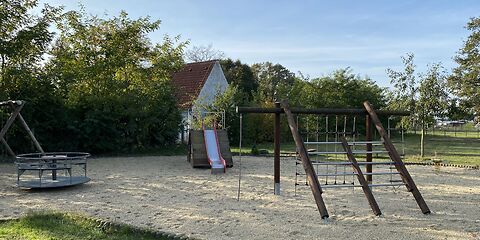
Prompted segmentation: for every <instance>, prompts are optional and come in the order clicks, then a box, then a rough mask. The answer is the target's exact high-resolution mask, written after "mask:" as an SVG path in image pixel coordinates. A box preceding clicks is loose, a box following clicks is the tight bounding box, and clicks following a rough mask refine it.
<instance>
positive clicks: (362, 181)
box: [237, 101, 430, 219]
mask: <svg viewBox="0 0 480 240" xmlns="http://www.w3.org/2000/svg"><path fill="white" fill-rule="evenodd" d="M364 107H365V109H290V107H289V106H288V102H287V101H283V102H282V103H281V104H280V103H275V108H240V107H238V108H237V112H238V113H240V119H242V114H243V113H270V114H275V128H274V141H275V142H274V194H280V114H282V113H285V114H286V116H287V120H288V125H289V128H290V130H291V132H292V135H293V138H294V140H295V144H296V147H297V153H298V157H299V159H300V160H301V163H302V165H303V168H304V170H305V176H306V179H307V185H308V186H310V188H311V190H312V193H313V196H314V198H315V202H316V205H317V207H318V210H319V212H320V216H321V217H322V219H326V218H328V217H329V214H328V211H327V209H326V206H325V203H324V201H323V198H322V193H323V188H327V187H333V188H335V187H344V186H351V187H361V188H362V189H363V192H364V193H365V196H366V198H367V200H368V202H369V204H370V206H371V208H372V211H373V212H374V214H375V215H377V216H378V215H381V211H380V209H379V207H378V204H377V203H376V200H375V198H374V196H373V194H372V192H371V189H370V188H371V187H380V186H398V185H404V186H406V188H407V190H408V191H409V192H411V193H412V194H413V196H414V198H415V200H416V202H417V204H418V206H419V207H420V209H421V211H422V213H424V214H428V213H430V209H429V208H428V206H427V204H426V203H425V201H424V199H423V197H422V195H421V194H420V192H419V190H418V188H417V187H416V185H415V182H414V181H413V179H412V177H411V176H410V174H409V172H408V170H407V169H406V167H405V164H404V163H403V161H402V159H401V156H400V154H399V153H398V152H397V150H396V148H395V146H394V145H393V143H392V141H391V140H390V137H389V134H388V133H387V131H386V130H385V129H384V128H383V125H382V123H381V121H380V119H379V117H378V115H383V116H395V115H396V116H405V115H408V112H398V111H397V112H394V111H375V110H374V109H373V108H372V107H371V106H370V104H369V103H368V102H365V103H364ZM293 114H313V115H324V116H328V115H335V116H336V117H335V121H336V124H335V125H336V130H335V131H336V132H335V134H336V136H335V140H334V142H331V141H329V137H328V134H329V130H328V118H326V119H327V120H326V124H327V127H326V129H325V130H326V131H325V132H326V141H325V142H319V141H318V140H317V142H307V143H305V142H303V140H302V137H301V135H300V133H299V129H298V125H297V123H296V122H295V118H294V115H293ZM377 114H378V115H377ZM339 115H344V116H347V115H353V116H365V123H366V125H365V130H366V134H365V141H362V142H360V141H356V136H358V131H357V130H356V129H355V122H356V117H354V120H353V122H354V128H353V129H352V132H350V134H349V133H348V132H347V131H346V127H344V131H343V133H342V134H341V135H343V136H339V134H338V133H339V131H338V116H339ZM345 118H346V117H345ZM346 123H347V121H346V120H345V121H344V126H346ZM372 123H373V125H374V126H375V128H376V129H377V131H378V133H379V135H380V137H381V141H372V135H373V134H372V127H371V126H372ZM240 124H242V121H240ZM241 128H242V125H240V129H241ZM388 130H389V131H390V129H388ZM240 135H241V133H240ZM346 135H351V140H352V141H350V142H348V141H347V138H346ZM317 138H318V137H317ZM241 141H242V139H241V138H240V146H241ZM306 144H316V145H317V148H318V146H319V145H321V144H324V145H326V146H328V145H332V144H341V147H342V148H343V152H340V151H338V150H337V149H336V148H335V150H334V151H331V152H329V151H318V150H317V151H307V149H306V148H305V145H306ZM358 145H364V146H365V150H363V151H358V150H352V148H351V147H354V148H355V147H356V146H358ZM374 145H378V146H381V145H383V147H384V148H385V149H384V150H376V151H374V150H373V149H372V148H373V146H374ZM240 151H241V149H240ZM331 153H333V154H344V155H346V157H347V160H348V161H328V158H327V159H326V160H327V161H321V160H316V161H311V159H310V155H317V156H320V155H325V154H331ZM377 153H386V154H387V155H388V157H389V158H390V160H391V161H390V162H374V161H372V155H373V154H377ZM358 154H363V155H365V161H361V162H360V161H357V159H356V157H355V155H358ZM240 162H241V160H240ZM314 165H316V166H320V165H323V166H327V167H328V166H332V165H333V166H335V169H336V171H335V173H329V172H328V170H327V173H320V174H317V172H316V171H315V169H314V167H313V166H314ZM361 165H362V166H366V169H365V170H366V172H365V173H364V172H363V171H362V169H361V168H360V166H361ZM373 165H388V166H393V167H394V168H395V169H396V171H397V172H396V173H393V171H391V173H388V174H389V175H393V174H396V175H399V176H400V178H401V179H400V181H401V182H390V183H387V184H373V183H372V176H373V175H385V174H387V173H385V172H373V171H372V166H373ZM338 166H341V167H342V166H343V167H344V171H343V172H340V173H339V172H338ZM346 166H351V167H352V170H353V171H352V172H347V171H346ZM327 169H328V168H327ZM390 169H391V168H390ZM347 175H352V176H353V177H354V176H356V177H357V179H358V182H359V184H355V183H354V182H353V184H351V185H348V184H345V180H344V182H343V184H337V176H341V177H345V176H347ZM320 176H323V177H328V176H330V177H334V178H335V182H334V184H333V185H327V184H325V185H323V186H322V185H321V184H320V181H319V177H320ZM365 176H366V178H365ZM240 179H241V175H239V188H238V197H239V196H240ZM342 185H343V186H342Z"/></svg>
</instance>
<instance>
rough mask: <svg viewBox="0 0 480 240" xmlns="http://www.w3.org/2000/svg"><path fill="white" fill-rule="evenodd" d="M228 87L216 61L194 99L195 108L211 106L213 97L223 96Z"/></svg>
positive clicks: (220, 67)
mask: <svg viewBox="0 0 480 240" xmlns="http://www.w3.org/2000/svg"><path fill="white" fill-rule="evenodd" d="M227 87H228V82H227V79H226V78H225V74H223V70H222V66H221V65H220V63H219V62H218V61H216V62H215V64H214V65H213V68H212V70H211V72H210V75H209V76H208V78H207V80H206V81H205V84H204V85H203V88H202V89H201V90H200V93H199V94H198V97H197V99H196V103H195V104H196V105H197V107H202V106H208V105H212V104H213V102H214V101H215V97H217V95H219V94H223V93H224V92H225V90H226V89H227Z"/></svg>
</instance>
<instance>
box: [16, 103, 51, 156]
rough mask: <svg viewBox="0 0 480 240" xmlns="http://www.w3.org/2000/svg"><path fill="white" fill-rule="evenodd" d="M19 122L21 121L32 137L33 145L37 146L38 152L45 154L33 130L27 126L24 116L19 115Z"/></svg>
mask: <svg viewBox="0 0 480 240" xmlns="http://www.w3.org/2000/svg"><path fill="white" fill-rule="evenodd" d="M18 120H20V123H21V124H22V125H23V127H24V128H25V130H26V131H27V133H28V135H29V136H30V138H31V139H32V141H33V144H34V145H35V147H36V148H37V150H38V151H39V152H41V153H45V152H44V151H43V148H42V146H40V143H39V142H38V141H37V139H36V138H35V135H34V134H33V132H32V130H30V128H29V127H28V125H27V122H25V119H23V117H22V114H20V113H19V114H18Z"/></svg>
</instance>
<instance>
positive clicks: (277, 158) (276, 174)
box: [273, 102, 280, 195]
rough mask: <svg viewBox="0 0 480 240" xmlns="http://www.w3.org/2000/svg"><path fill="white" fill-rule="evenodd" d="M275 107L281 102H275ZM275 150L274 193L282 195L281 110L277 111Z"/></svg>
mask: <svg viewBox="0 0 480 240" xmlns="http://www.w3.org/2000/svg"><path fill="white" fill-rule="evenodd" d="M275 107H276V108H280V103H279V102H275ZM273 131H274V135H273V136H274V150H273V171H274V194H275V195H280V112H278V113H275V126H274V130H273Z"/></svg>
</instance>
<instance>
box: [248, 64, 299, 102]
mask: <svg viewBox="0 0 480 240" xmlns="http://www.w3.org/2000/svg"><path fill="white" fill-rule="evenodd" d="M252 71H253V74H254V76H255V78H256V79H257V81H258V91H259V94H261V98H262V99H263V100H264V101H267V102H273V101H274V100H275V99H282V98H287V96H288V93H289V92H290V90H291V88H292V86H293V84H294V83H295V74H294V73H292V72H290V70H288V69H287V68H285V67H284V66H282V65H280V64H273V63H271V62H264V63H256V64H253V65H252Z"/></svg>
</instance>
